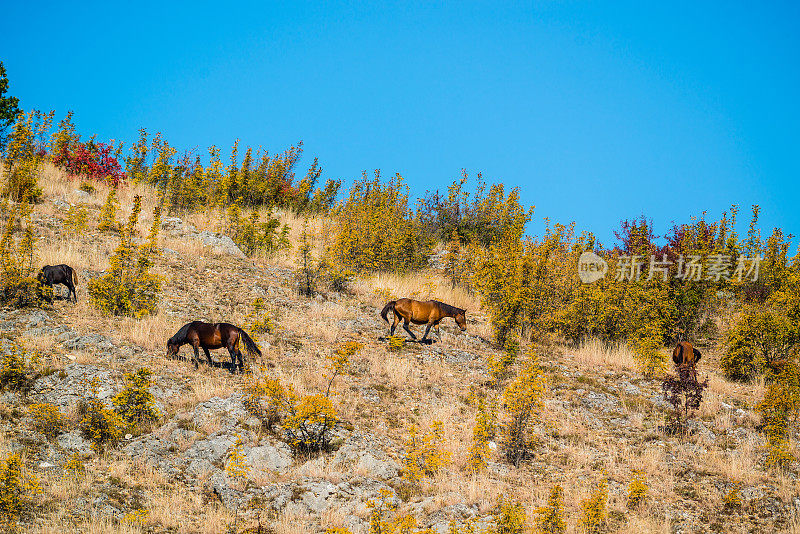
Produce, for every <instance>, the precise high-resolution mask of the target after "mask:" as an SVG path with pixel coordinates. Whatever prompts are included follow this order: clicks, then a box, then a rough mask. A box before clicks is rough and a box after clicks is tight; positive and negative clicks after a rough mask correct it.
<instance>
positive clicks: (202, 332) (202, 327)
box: [167, 321, 261, 373]
mask: <svg viewBox="0 0 800 534" xmlns="http://www.w3.org/2000/svg"><path fill="white" fill-rule="evenodd" d="M239 341H242V342H243V343H244V347H245V349H246V350H247V353H248V354H249V355H250V356H253V355H257V356H261V350H260V349H259V348H258V345H256V343H255V341H253V340H252V338H251V337H250V336H248V335H247V332H245V331H244V330H242V329H241V328H239V327H238V326H234V325H232V324H228V323H204V322H202V321H192V322H191V323H187V324H185V325H183V326H182V327H181V329H180V330H178V331H177V332H176V333H175V335H174V336H172V337H171V338H169V341H167V356H177V354H178V350H179V349H180V348H181V346H183V345H186V344H191V345H192V347H193V348H194V368H195V369H197V368H198V367H199V364H200V352H199V350H198V349H199V348H200V347H202V348H203V352H205V353H206V358H207V359H208V364H209V365H212V366H213V365H214V362H213V361H212V360H211V353H210V352H208V349H219V348H222V347H225V348H226V349H228V352H229V353H230V355H231V364H232V365H233V371H234V372H235V371H236V360H237V358H238V360H239V372H240V373H241V372H242V370H243V367H244V361H243V359H242V351H241V350H239Z"/></svg>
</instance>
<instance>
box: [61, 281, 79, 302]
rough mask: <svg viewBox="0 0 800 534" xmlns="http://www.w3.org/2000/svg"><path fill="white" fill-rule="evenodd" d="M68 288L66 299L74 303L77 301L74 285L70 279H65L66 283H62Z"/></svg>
mask: <svg viewBox="0 0 800 534" xmlns="http://www.w3.org/2000/svg"><path fill="white" fill-rule="evenodd" d="M64 285H65V286H67V289H69V293H67V300H71V301H73V302H74V303H76V304H77V303H78V294H77V293H76V292H75V285H74V284H73V283H72V280H69V279H68V280H67V283H66V284H64Z"/></svg>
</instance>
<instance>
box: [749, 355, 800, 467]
mask: <svg viewBox="0 0 800 534" xmlns="http://www.w3.org/2000/svg"><path fill="white" fill-rule="evenodd" d="M756 410H757V411H758V412H759V413H760V414H761V420H762V432H763V433H764V435H765V436H766V438H767V445H768V447H769V454H768V456H767V464H768V465H771V466H776V467H786V466H788V465H789V464H790V463H791V462H792V461H793V460H794V457H793V455H792V454H791V452H790V451H789V447H788V443H789V430H790V425H791V423H792V422H793V421H795V420H796V419H797V414H798V413H800V368H798V364H797V361H796V360H794V359H791V358H788V357H787V358H786V359H785V360H784V361H783V363H782V365H781V366H780V370H779V372H778V373H777V374H776V375H775V376H774V379H773V381H772V383H771V384H769V386H768V387H767V391H766V392H765V393H764V398H763V399H762V400H761V402H760V403H758V405H757V406H756Z"/></svg>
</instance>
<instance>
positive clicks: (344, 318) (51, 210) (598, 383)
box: [0, 188, 800, 533]
mask: <svg viewBox="0 0 800 534" xmlns="http://www.w3.org/2000/svg"><path fill="white" fill-rule="evenodd" d="M81 193H82V192H81ZM48 194H49V196H48V198H47V200H46V201H45V202H44V203H43V204H41V205H40V206H38V207H37V210H36V213H35V219H36V220H37V224H38V232H39V237H40V238H41V242H40V252H41V256H42V259H43V263H45V262H46V263H51V264H54V263H61V262H62V261H63V262H65V263H70V264H74V265H73V266H74V267H76V269H77V271H78V275H79V278H80V282H79V286H78V299H79V301H78V304H77V305H75V304H72V303H70V302H68V301H66V300H57V301H56V302H55V303H54V305H53V307H52V308H51V309H45V310H10V309H5V310H0V330H2V332H3V338H4V339H3V341H2V345H0V352H1V353H3V354H8V353H10V352H11V351H12V341H15V342H21V343H23V344H24V345H25V346H26V347H28V348H30V349H31V350H37V351H39V353H40V354H41V355H42V358H43V368H46V369H47V372H46V373H43V374H44V376H40V377H39V378H37V379H36V380H35V381H34V382H33V383H32V384H31V386H30V388H29V389H28V390H27V391H24V392H20V391H16V392H14V391H5V392H3V393H2V395H0V418H2V422H1V424H2V438H0V445H2V448H3V450H4V451H6V452H11V451H20V452H22V456H23V459H24V463H25V465H26V466H27V468H28V470H29V471H30V472H31V473H33V474H35V475H36V477H38V479H39V482H40V486H41V489H42V493H41V494H40V495H39V496H37V498H36V503H37V504H36V510H35V512H34V513H33V514H32V515H30V516H28V517H26V518H24V519H23V520H22V523H21V524H20V525H18V529H19V530H22V531H31V532H187V533H188V532H203V533H217V532H244V531H249V532H259V531H260V532H275V533H290V532H291V533H294V532H298V533H299V532H324V531H325V530H326V529H329V528H335V527H339V528H347V529H349V530H350V531H352V532H354V533H355V532H368V530H369V517H370V511H371V509H370V507H369V506H368V503H369V502H370V501H373V502H376V501H380V500H381V499H383V500H384V502H386V503H387V504H388V503H393V504H394V505H396V507H397V510H396V511H393V512H388V513H389V515H391V514H409V515H411V516H413V517H414V518H415V519H416V524H417V525H418V527H420V528H423V527H430V528H432V529H433V531H435V532H439V533H445V532H448V529H449V528H450V525H451V523H452V524H455V525H456V526H461V525H463V524H465V522H466V521H467V520H469V519H470V518H473V519H475V521H476V522H475V527H476V529H477V532H484V531H489V530H490V529H491V528H492V527H493V525H494V517H495V515H496V506H497V503H498V502H499V501H500V500H501V498H505V499H509V498H510V499H513V500H516V501H519V502H521V503H522V504H523V506H524V509H525V511H526V513H527V516H528V524H529V525H530V527H531V528H533V527H534V526H535V517H536V514H535V512H536V510H537V509H538V508H539V507H542V506H544V504H545V502H546V499H547V495H548V493H549V491H550V488H551V487H552V486H553V485H555V484H560V485H561V486H562V487H563V488H564V500H565V511H566V514H565V515H566V520H567V524H568V531H569V532H581V531H582V527H581V525H580V517H581V502H582V501H583V500H584V499H586V498H587V497H588V496H589V495H590V494H591V492H592V491H593V490H594V488H595V487H596V486H597V484H598V483H599V482H600V480H601V479H603V478H607V480H608V491H609V519H608V530H609V531H612V532H685V533H689V532H773V531H792V532H797V531H798V530H797V529H798V522H797V521H798V520H797V519H796V517H797V516H796V515H795V514H796V513H797V512H798V510H800V492H798V488H799V487H800V485H799V484H798V481H797V477H796V475H795V474H794V473H793V472H788V473H775V472H773V471H769V470H766V469H765V468H764V467H763V450H762V447H763V440H762V438H761V436H760V434H759V433H758V431H757V429H756V426H757V424H758V418H757V416H756V415H755V414H754V412H753V406H754V404H755V402H757V401H758V400H759V399H760V397H761V395H763V387H762V386H759V385H758V384H755V385H740V384H733V383H729V382H727V381H725V380H723V379H722V378H720V377H719V376H718V374H717V373H716V372H715V369H716V362H715V355H714V354H707V355H706V357H704V359H703V360H702V362H701V365H700V374H701V375H702V376H705V375H708V377H709V382H710V386H709V389H708V390H707V391H706V394H705V398H704V401H703V404H702V406H701V409H700V411H699V412H698V414H697V417H696V418H695V420H694V421H693V422H692V423H691V426H690V432H689V435H687V436H676V435H669V434H668V433H667V432H665V429H664V424H665V417H666V415H667V413H668V411H669V410H670V409H671V406H670V405H669V404H667V403H666V402H665V401H664V400H663V396H662V392H661V382H660V381H659V380H654V379H645V378H643V377H642V375H641V374H640V373H639V372H638V371H637V370H636V368H635V366H634V364H633V362H632V359H631V357H630V355H629V354H628V353H627V352H626V351H625V350H624V349H617V350H605V349H604V348H603V347H600V346H592V345H589V346H585V347H582V348H580V349H570V348H564V347H561V346H558V345H556V346H551V347H548V348H544V349H542V351H541V354H540V355H539V356H540V362H541V364H542V366H543V368H544V370H545V375H546V378H547V389H546V400H545V403H544V409H543V410H542V412H541V413H540V414H538V420H537V423H536V426H535V430H536V431H535V437H536V442H535V446H534V447H533V448H532V449H531V451H530V454H529V455H528V456H527V457H526V458H525V459H524V461H523V462H522V463H521V464H520V466H519V467H514V466H512V465H511V464H509V463H507V462H505V461H503V459H502V456H501V455H500V451H499V448H500V446H499V445H498V443H496V442H495V441H492V442H490V443H489V447H490V449H491V450H492V451H493V452H492V454H491V456H492V458H491V461H489V467H488V469H487V470H486V471H485V472H483V473H480V474H477V475H476V474H473V473H472V472H471V471H470V470H469V469H468V467H467V460H468V449H469V447H470V445H471V443H472V428H473V425H474V421H475V414H476V406H475V402H474V399H475V397H476V395H481V394H483V395H485V396H486V397H487V398H494V397H496V396H497V390H496V384H495V381H494V379H493V378H492V377H491V376H490V374H489V371H488V368H487V363H486V362H487V358H489V357H490V356H492V355H494V356H497V354H496V351H495V349H494V347H493V345H492V344H491V343H490V342H489V341H487V339H486V337H487V336H486V332H487V331H488V329H487V327H486V324H485V320H484V318H483V317H481V315H480V314H479V313H470V314H469V319H470V322H469V325H468V333H467V334H459V333H458V332H457V331H456V330H457V329H456V328H455V325H454V324H453V323H452V322H451V321H450V320H447V321H445V322H444V323H443V326H442V340H441V341H438V340H437V342H435V343H434V344H432V345H420V344H411V343H408V344H406V345H405V346H404V347H403V348H402V349H401V350H400V351H399V352H392V351H390V350H389V347H388V345H387V343H386V341H382V340H380V339H379V338H380V337H381V336H383V335H385V334H386V325H385V323H383V322H382V321H381V319H380V317H379V313H378V312H379V308H378V307H376V306H377V305H379V304H380V302H381V297H380V291H378V293H377V294H376V293H370V292H368V291H362V290H358V291H355V292H354V293H352V294H350V293H338V292H330V291H323V292H320V293H318V294H316V295H315V296H314V297H313V298H306V297H301V296H299V295H298V293H297V290H296V284H295V282H294V276H293V271H292V269H291V267H290V265H289V264H290V260H289V259H287V258H288V257H283V258H280V259H276V260H275V261H270V260H264V259H263V258H262V259H258V260H252V259H249V258H247V257H244V255H243V254H241V251H239V250H238V249H237V248H236V246H235V244H233V243H232V242H231V241H230V239H229V238H227V237H225V236H221V235H219V234H215V233H214V232H213V227H212V226H211V225H208V226H207V227H206V228H202V227H201V226H194V225H196V224H200V221H198V220H195V221H194V222H193V223H192V224H190V223H189V222H186V221H182V220H180V219H176V218H171V219H165V220H164V223H163V233H162V237H161V241H160V245H161V250H160V255H159V257H158V259H157V261H156V266H155V271H156V272H157V273H158V274H161V275H162V276H163V277H164V281H165V286H164V291H163V293H162V295H161V301H160V303H159V312H158V314H157V315H156V316H154V317H150V318H147V319H143V320H141V321H136V320H133V319H119V318H109V317H103V316H102V315H100V314H99V313H98V312H97V311H96V310H94V309H93V308H92V307H91V306H90V305H89V304H88V295H87V290H86V282H87V279H89V278H91V277H93V276H97V275H98V274H100V273H101V272H102V271H103V270H104V269H105V268H107V263H106V262H107V257H108V254H109V252H110V251H111V250H113V247H114V244H115V241H114V238H113V236H108V235H103V236H95V235H92V234H93V231H92V229H91V224H92V223H91V221H92V220H93V216H90V218H89V220H90V225H89V226H90V228H89V230H88V231H87V232H86V233H85V234H83V235H75V234H74V233H72V232H70V231H68V230H66V229H65V227H64V221H65V219H66V218H67V214H68V212H69V209H70V205H75V204H78V203H79V202H80V203H84V204H85V205H86V206H88V209H89V210H96V209H97V208H98V207H99V205H100V204H101V203H102V198H94V197H92V196H91V195H90V196H89V197H86V195H85V194H83V195H80V193H79V192H76V191H72V190H71V189H68V188H62V189H60V190H58V191H49V192H48ZM124 207H125V206H124V199H123V208H124ZM145 213H146V211H145ZM198 228H200V229H198ZM374 289H376V290H386V291H392V290H393V289H392V288H391V287H388V288H374ZM446 291H447V288H445V287H436V286H433V285H432V286H430V293H431V294H432V295H433V296H439V297H441V298H442V299H443V300H446V296H447V293H446ZM376 295H377V296H376ZM259 297H260V298H262V299H264V301H265V302H266V304H267V310H268V313H269V314H270V315H271V317H272V318H273V321H274V323H275V330H274V331H273V333H271V334H268V335H267V334H265V335H262V336H260V337H259V344H260V346H261V348H262V350H263V353H264V354H263V360H262V361H250V362H249V366H250V368H251V371H252V375H244V376H242V375H232V374H231V373H230V372H229V371H228V370H227V369H226V368H225V367H224V365H220V366H214V367H211V366H209V365H206V364H203V365H201V366H200V369H199V370H195V369H194V366H193V365H192V364H191V362H190V361H188V360H185V359H180V360H173V359H167V358H166V357H165V344H166V340H167V339H168V338H169V337H170V336H171V335H172V334H173V333H175V331H176V330H177V329H178V328H179V327H180V326H181V325H182V324H184V323H186V322H188V321H191V320H196V319H200V320H207V321H229V322H233V323H237V324H243V321H244V320H245V318H246V316H247V315H248V313H250V312H251V311H252V303H253V301H254V299H256V298H259ZM476 333H477V334H476ZM346 341H357V342H359V343H361V344H363V349H361V350H360V351H359V352H357V353H356V354H355V355H354V356H353V357H352V361H351V365H350V369H349V371H350V372H349V374H343V375H340V376H338V377H336V379H335V380H334V381H333V384H332V387H331V395H330V396H331V399H332V401H333V405H334V407H335V409H336V411H337V413H338V415H339V417H340V418H341V420H342V421H343V423H342V424H341V425H339V426H338V427H337V428H336V429H335V431H334V437H333V440H332V447H331V450H330V451H327V452H323V453H319V454H302V453H299V452H295V451H293V449H292V448H291V447H290V445H289V444H288V443H287V442H286V440H285V436H284V435H283V434H282V433H281V432H280V431H270V430H268V429H266V428H265V427H264V426H263V425H262V424H261V421H260V420H259V419H257V418H255V417H253V416H252V415H251V414H250V412H248V410H247V409H246V407H245V405H244V403H243V391H244V389H245V387H246V386H247V385H248V383H250V381H252V380H254V379H256V378H258V377H262V376H270V377H277V378H279V379H280V380H281V381H282V382H283V383H286V384H290V385H292V387H294V389H295V390H296V391H297V392H298V394H320V393H324V392H325V388H326V386H327V384H328V379H327V378H326V363H327V359H326V356H329V355H330V354H332V353H333V351H334V350H335V349H336V348H337V347H338V346H339V344H340V343H342V342H346ZM223 352H224V351H216V353H215V354H214V356H215V358H216V360H217V361H218V362H224V361H225V360H226V359H227V355H226V354H223ZM181 355H182V356H183V357H186V358H188V357H189V355H190V349H189V348H187V347H184V348H183V349H182V350H181ZM143 367H146V368H148V369H150V370H151V371H152V373H153V375H152V377H153V382H152V385H151V386H150V388H149V389H150V392H151V393H152V394H153V395H154V397H155V399H156V403H155V404H156V407H157V409H158V411H159V414H160V415H159V419H158V421H157V422H156V423H155V424H153V425H151V426H150V427H148V428H147V429H146V431H144V432H143V433H140V434H139V435H134V434H132V433H129V434H127V435H125V436H124V438H123V439H122V441H121V443H120V444H119V445H118V446H117V447H113V448H110V449H108V450H107V451H105V452H104V453H102V454H98V453H97V452H95V450H93V449H92V447H91V444H90V442H89V440H88V439H87V436H85V435H84V434H82V433H81V431H80V430H79V429H78V427H77V422H78V420H79V415H78V404H79V401H80V400H81V399H82V398H84V397H86V396H88V395H90V394H92V388H94V393H93V394H94V395H96V396H97V398H99V399H100V400H101V401H103V402H105V403H107V404H109V405H110V401H111V398H112V397H113V396H114V395H115V394H116V393H118V392H119V391H120V390H121V389H122V388H123V386H124V380H123V375H124V373H130V372H134V371H136V370H137V369H140V368H143ZM34 403H51V404H53V405H55V406H57V407H58V409H59V410H60V411H61V412H62V413H63V414H64V415H65V416H67V417H68V420H69V424H68V425H67V427H66V428H65V429H64V430H63V431H62V432H61V433H59V434H58V435H57V437H55V438H54V439H48V437H46V436H45V435H43V434H41V433H39V432H37V431H35V430H34V424H33V423H34V422H33V421H32V418H31V416H30V414H29V410H28V407H29V406H30V405H31V404H34ZM498 406H499V405H498ZM499 410H500V412H499V416H500V417H501V418H502V406H499ZM433 421H441V422H442V424H443V435H444V438H443V442H442V444H441V447H442V448H443V449H444V450H445V451H447V452H449V453H450V455H451V456H450V461H449V462H448V463H447V464H446V465H445V466H444V467H443V468H442V469H441V470H439V471H438V472H437V473H435V474H434V475H432V476H429V477H426V478H425V479H424V480H423V482H422V485H421V488H420V491H417V492H411V493H409V492H407V491H404V490H403V482H402V480H401V474H402V465H403V457H404V455H405V453H406V452H407V451H406V440H407V438H408V436H409V431H410V429H411V427H412V426H416V427H419V428H422V429H425V428H430V426H431V424H432V423H433ZM237 440H238V441H239V444H238V445H237ZM234 450H236V451H238V453H240V454H241V455H243V458H244V464H245V465H246V469H245V471H246V474H245V475H244V478H246V480H245V481H242V480H235V479H234V478H233V477H232V476H231V474H230V473H229V472H228V471H226V469H225V466H226V462H228V461H229V459H230V457H231V454H232V453H233V452H234ZM75 453H77V455H78V458H80V460H81V461H82V462H83V465H84V467H85V472H82V473H81V474H80V475H79V476H74V475H70V474H68V470H67V468H66V465H67V463H68V462H70V461H71V460H72V459H74V458H75ZM636 470H641V472H642V475H643V479H644V481H645V483H646V484H647V486H648V488H649V490H648V495H647V497H646V499H645V501H644V503H643V504H642V505H640V506H638V507H636V508H634V509H629V508H628V507H627V505H626V502H627V495H628V485H629V483H630V481H631V480H632V478H633V474H634V471H636ZM70 472H72V471H70ZM259 529H260V530H259Z"/></svg>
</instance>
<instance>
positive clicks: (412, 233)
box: [331, 171, 432, 272]
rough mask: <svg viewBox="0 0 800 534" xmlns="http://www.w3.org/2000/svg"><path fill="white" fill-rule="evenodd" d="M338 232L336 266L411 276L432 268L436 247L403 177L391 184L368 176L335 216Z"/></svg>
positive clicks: (376, 173)
mask: <svg viewBox="0 0 800 534" xmlns="http://www.w3.org/2000/svg"><path fill="white" fill-rule="evenodd" d="M334 214H335V217H336V219H337V222H338V232H337V234H336V236H335V237H334V241H333V245H332V246H331V254H332V260H333V261H334V262H335V263H337V264H338V265H341V266H343V267H346V268H349V269H352V270H354V271H357V272H360V271H364V270H382V271H408V270H412V269H416V268H419V267H422V266H424V265H426V263H427V261H428V254H429V253H430V250H431V246H432V242H431V239H430V238H429V236H428V235H427V234H426V233H424V232H422V231H421V227H420V224H419V221H418V219H417V218H415V217H414V215H413V213H412V212H411V210H410V209H409V207H408V187H407V186H406V185H405V183H404V182H403V179H402V177H400V175H396V176H394V177H393V178H392V179H390V180H389V181H388V182H387V183H384V182H382V180H381V176H380V172H379V171H375V177H374V178H372V179H370V178H369V177H368V176H367V174H366V173H364V175H363V176H362V178H361V180H359V181H358V182H356V183H355V184H354V185H353V187H352V189H351V190H350V195H349V197H348V199H347V200H345V201H343V202H341V203H340V204H339V205H338V206H337V207H336V209H335V210H334Z"/></svg>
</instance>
